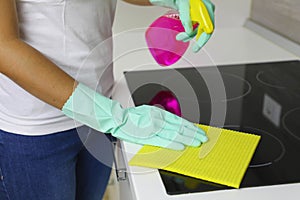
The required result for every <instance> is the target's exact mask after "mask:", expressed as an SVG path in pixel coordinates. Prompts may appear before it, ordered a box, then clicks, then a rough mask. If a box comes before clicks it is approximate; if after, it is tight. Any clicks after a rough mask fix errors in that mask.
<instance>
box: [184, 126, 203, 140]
mask: <svg viewBox="0 0 300 200" xmlns="http://www.w3.org/2000/svg"><path fill="white" fill-rule="evenodd" d="M182 135H184V136H186V137H189V138H195V139H196V140H199V141H200V142H202V143H204V142H206V141H207V140H208V138H207V136H206V133H205V132H204V131H203V130H202V129H201V128H199V127H197V126H195V125H193V126H191V125H190V126H185V127H183V129H182Z"/></svg>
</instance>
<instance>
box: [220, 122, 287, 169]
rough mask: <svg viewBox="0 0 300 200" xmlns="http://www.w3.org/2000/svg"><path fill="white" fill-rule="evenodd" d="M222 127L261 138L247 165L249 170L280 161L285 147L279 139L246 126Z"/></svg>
mask: <svg viewBox="0 0 300 200" xmlns="http://www.w3.org/2000/svg"><path fill="white" fill-rule="evenodd" d="M224 127H225V128H228V129H233V130H237V131H242V132H245V133H251V134H256V135H260V136H261V139H260V142H259V144H258V146H257V149H256V151H255V153H254V155H253V157H252V160H251V162H250V164H249V167H251V168H258V167H266V166H269V165H272V164H273V163H274V162H278V161H279V160H281V159H282V158H283V156H284V154H285V152H286V149H285V146H284V144H283V143H282V142H281V141H280V139H278V138H277V137H276V136H274V135H272V134H270V133H268V132H267V131H264V130H261V129H258V128H253V127H247V126H245V127H240V126H236V125H226V126H224Z"/></svg>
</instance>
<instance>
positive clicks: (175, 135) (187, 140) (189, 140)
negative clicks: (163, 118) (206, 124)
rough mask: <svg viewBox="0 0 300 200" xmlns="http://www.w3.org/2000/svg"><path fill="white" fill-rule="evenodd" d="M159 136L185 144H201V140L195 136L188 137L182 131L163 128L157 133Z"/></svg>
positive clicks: (194, 145)
mask: <svg viewBox="0 0 300 200" xmlns="http://www.w3.org/2000/svg"><path fill="white" fill-rule="evenodd" d="M195 136H196V135H195ZM159 137H162V138H164V139H166V140H170V141H172V142H176V143H181V144H183V145H185V146H192V147H198V146H200V145H201V141H200V140H198V139H197V138H196V137H188V136H185V135H183V134H182V133H179V132H176V131H173V130H166V129H165V130H164V131H162V132H161V133H160V134H159Z"/></svg>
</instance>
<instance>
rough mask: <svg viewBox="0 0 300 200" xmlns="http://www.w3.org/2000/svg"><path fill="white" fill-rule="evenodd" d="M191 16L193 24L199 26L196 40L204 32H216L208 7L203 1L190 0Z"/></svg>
mask: <svg viewBox="0 0 300 200" xmlns="http://www.w3.org/2000/svg"><path fill="white" fill-rule="evenodd" d="M190 15H191V20H192V22H194V23H195V22H196V23H198V24H199V27H198V32H197V36H196V38H197V39H198V38H199V37H200V35H201V34H202V33H203V31H204V32H206V33H207V34H210V33H212V32H213V30H214V25H213V23H212V21H211V19H210V16H209V13H208V11H207V9H206V6H205V5H204V3H203V2H202V1H201V0H190Z"/></svg>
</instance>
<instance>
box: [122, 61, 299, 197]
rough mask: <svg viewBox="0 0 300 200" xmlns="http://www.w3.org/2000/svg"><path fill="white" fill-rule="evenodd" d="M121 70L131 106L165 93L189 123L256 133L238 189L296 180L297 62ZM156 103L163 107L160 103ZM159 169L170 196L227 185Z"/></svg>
mask: <svg viewBox="0 0 300 200" xmlns="http://www.w3.org/2000/svg"><path fill="white" fill-rule="evenodd" d="M124 74H125V78H126V81H127V84H128V87H129V90H130V92H131V95H132V98H133V101H134V103H135V105H136V106H138V105H142V104H151V102H152V101H153V99H154V98H156V102H157V98H159V99H160V100H161V102H164V100H163V98H164V96H157V95H159V94H161V92H168V93H171V94H172V95H173V97H174V98H176V99H177V101H178V102H179V105H180V110H181V116H182V117H183V118H186V119H188V120H190V121H191V122H195V123H200V124H206V125H210V126H216V127H222V128H227V129H232V130H238V131H242V132H246V133H247V132H248V133H255V134H258V135H261V141H260V143H259V145H258V147H257V149H256V152H255V154H254V156H253V158H252V160H251V163H250V165H249V167H248V169H247V171H246V174H245V176H244V178H243V180H242V183H241V188H243V187H256V186H267V185H277V184H288V183H300V159H299V152H300V62H299V61H282V62H266V63H250V64H235V65H224V66H213V67H212V66H209V67H188V68H177V69H174V68H164V69H161V70H147V71H128V72H124ZM156 104H157V103H156ZM158 104H159V103H158ZM158 106H161V107H163V108H165V109H167V110H168V108H167V107H165V104H163V103H162V104H161V105H158ZM169 111H170V112H172V111H171V110H169ZM199 170H201V169H199ZM159 173H160V176H161V178H162V181H163V184H164V186H165V189H166V192H167V193H168V194H170V195H174V194H183V193H190V192H208V191H214V190H222V189H231V188H229V187H227V186H223V185H219V184H215V183H210V182H207V181H203V180H200V179H195V178H192V177H188V176H183V175H180V174H175V173H172V172H168V171H164V170H159Z"/></svg>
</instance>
